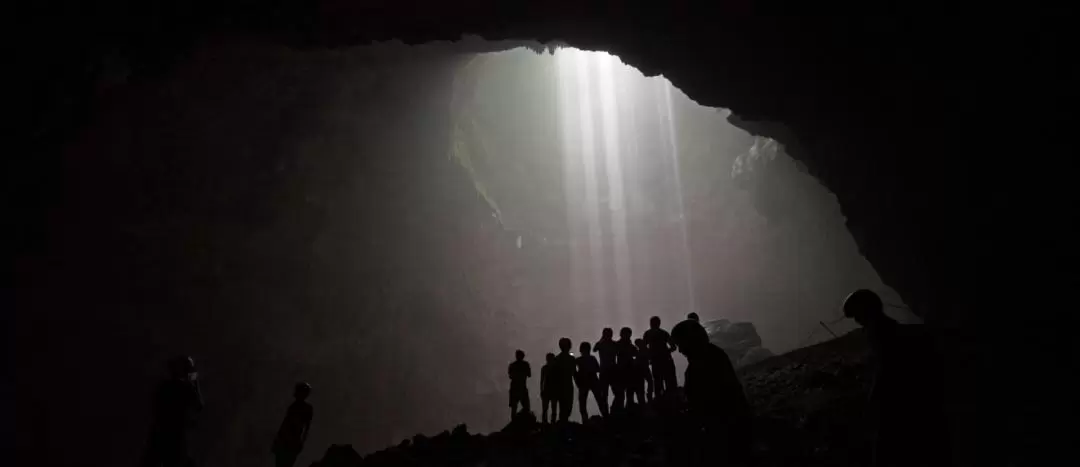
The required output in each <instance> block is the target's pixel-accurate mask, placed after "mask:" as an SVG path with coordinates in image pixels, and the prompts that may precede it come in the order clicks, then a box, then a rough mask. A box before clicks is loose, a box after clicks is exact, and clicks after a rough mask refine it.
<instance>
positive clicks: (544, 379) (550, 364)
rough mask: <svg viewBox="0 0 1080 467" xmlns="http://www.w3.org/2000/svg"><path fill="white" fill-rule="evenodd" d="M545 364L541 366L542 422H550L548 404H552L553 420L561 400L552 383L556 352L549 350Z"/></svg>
mask: <svg viewBox="0 0 1080 467" xmlns="http://www.w3.org/2000/svg"><path fill="white" fill-rule="evenodd" d="M545 361H546V362H547V363H544V366H542V367H540V407H541V410H540V422H541V423H545V424H546V423H547V422H548V405H550V406H551V421H552V422H554V421H555V416H556V414H558V410H559V402H558V401H557V400H556V399H555V394H554V386H553V385H552V384H551V372H552V371H555V354H553V353H551V352H548V354H547V356H546V357H545Z"/></svg>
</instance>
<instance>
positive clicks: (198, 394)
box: [191, 379, 203, 412]
mask: <svg viewBox="0 0 1080 467" xmlns="http://www.w3.org/2000/svg"><path fill="white" fill-rule="evenodd" d="M191 385H192V387H193V388H194V389H195V411H196V412H199V411H202V409H203V396H202V389H200V388H199V380H198V379H195V380H193V381H191Z"/></svg>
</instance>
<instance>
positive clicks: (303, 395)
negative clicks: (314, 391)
mask: <svg viewBox="0 0 1080 467" xmlns="http://www.w3.org/2000/svg"><path fill="white" fill-rule="evenodd" d="M310 394H311V385H310V384H308V383H305V382H303V381H301V382H299V383H296V388H294V389H293V397H295V398H297V399H307V396H308V395H310Z"/></svg>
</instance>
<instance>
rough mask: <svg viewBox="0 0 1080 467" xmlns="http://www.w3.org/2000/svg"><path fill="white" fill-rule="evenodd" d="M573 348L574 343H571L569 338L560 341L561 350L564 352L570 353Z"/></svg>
mask: <svg viewBox="0 0 1080 467" xmlns="http://www.w3.org/2000/svg"><path fill="white" fill-rule="evenodd" d="M573 346H574V343H573V342H571V341H570V338H569V337H564V338H562V339H559V350H562V351H563V352H569V351H570V348H572V347H573Z"/></svg>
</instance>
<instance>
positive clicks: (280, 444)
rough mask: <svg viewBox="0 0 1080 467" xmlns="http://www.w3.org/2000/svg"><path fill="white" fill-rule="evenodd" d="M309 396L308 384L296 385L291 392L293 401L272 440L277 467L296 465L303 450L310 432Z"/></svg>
mask: <svg viewBox="0 0 1080 467" xmlns="http://www.w3.org/2000/svg"><path fill="white" fill-rule="evenodd" d="M309 395H311V385H310V384H308V383H296V388H295V389H294V390H293V399H295V400H294V401H293V403H292V404H290V405H289V410H288V411H286V412H285V420H282V422H281V428H278V433H277V437H276V438H274V446H273V448H272V449H271V452H273V453H274V458H275V460H276V465H277V467H292V466H293V464H295V463H296V457H297V456H299V455H300V451H302V450H303V449H304V442H305V441H307V437H308V432H309V431H310V430H311V415H312V409H311V404H309V403H307V398H308V396H309Z"/></svg>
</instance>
